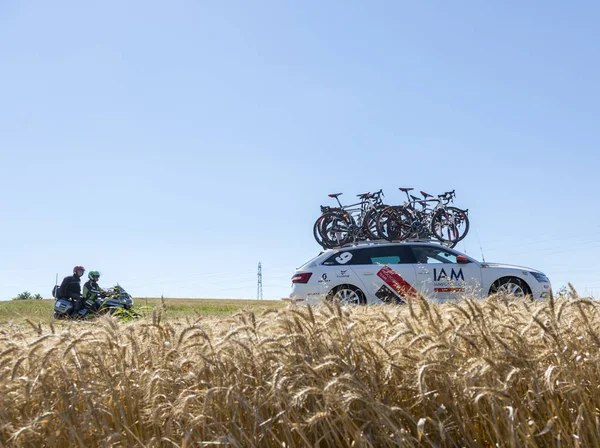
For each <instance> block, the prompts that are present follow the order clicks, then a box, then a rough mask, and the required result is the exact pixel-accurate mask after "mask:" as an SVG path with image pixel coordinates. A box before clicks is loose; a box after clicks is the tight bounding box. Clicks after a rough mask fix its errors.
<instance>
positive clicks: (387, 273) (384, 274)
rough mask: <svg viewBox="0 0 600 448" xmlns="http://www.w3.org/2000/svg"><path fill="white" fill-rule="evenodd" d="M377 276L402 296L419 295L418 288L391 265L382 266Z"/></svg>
mask: <svg viewBox="0 0 600 448" xmlns="http://www.w3.org/2000/svg"><path fill="white" fill-rule="evenodd" d="M377 276H378V277H379V278H380V279H382V280H383V281H384V282H385V283H386V284H387V285H388V286H389V287H390V288H392V290H394V291H395V292H396V293H398V295H399V296H401V297H405V298H406V297H411V296H412V297H414V296H416V295H417V290H416V289H415V288H413V287H412V285H411V284H410V283H408V282H407V281H406V280H404V279H403V278H402V276H401V275H400V274H398V273H397V272H396V271H394V270H393V269H392V268H390V267H389V266H384V267H382V268H381V269H380V270H379V272H377Z"/></svg>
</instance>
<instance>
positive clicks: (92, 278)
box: [88, 271, 100, 280]
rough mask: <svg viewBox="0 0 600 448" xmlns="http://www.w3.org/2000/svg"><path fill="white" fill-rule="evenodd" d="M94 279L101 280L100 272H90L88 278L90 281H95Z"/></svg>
mask: <svg viewBox="0 0 600 448" xmlns="http://www.w3.org/2000/svg"><path fill="white" fill-rule="evenodd" d="M94 277H98V278H100V272H98V271H90V272H89V273H88V278H89V279H90V280H94Z"/></svg>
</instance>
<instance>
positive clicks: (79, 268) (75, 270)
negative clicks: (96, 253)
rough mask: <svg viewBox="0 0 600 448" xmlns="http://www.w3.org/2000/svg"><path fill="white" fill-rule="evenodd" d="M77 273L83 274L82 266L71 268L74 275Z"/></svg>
mask: <svg viewBox="0 0 600 448" xmlns="http://www.w3.org/2000/svg"><path fill="white" fill-rule="evenodd" d="M77 271H83V272H85V268H84V267H83V266H75V267H74V268H73V274H75V273H76V272H77Z"/></svg>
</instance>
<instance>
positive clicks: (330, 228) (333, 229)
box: [319, 212, 356, 248]
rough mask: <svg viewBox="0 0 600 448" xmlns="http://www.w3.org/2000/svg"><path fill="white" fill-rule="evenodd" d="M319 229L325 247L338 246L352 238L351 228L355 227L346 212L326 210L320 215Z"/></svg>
mask: <svg viewBox="0 0 600 448" xmlns="http://www.w3.org/2000/svg"><path fill="white" fill-rule="evenodd" d="M322 218H323V220H322V221H321V223H320V226H319V231H320V233H321V237H322V238H323V243H324V244H326V245H327V247H329V248H332V247H339V246H343V245H345V244H348V243H349V242H350V240H351V239H352V228H353V227H356V226H355V224H354V221H353V219H352V218H351V217H350V216H349V215H348V214H347V213H339V212H328V213H325V214H324V215H323V216H322Z"/></svg>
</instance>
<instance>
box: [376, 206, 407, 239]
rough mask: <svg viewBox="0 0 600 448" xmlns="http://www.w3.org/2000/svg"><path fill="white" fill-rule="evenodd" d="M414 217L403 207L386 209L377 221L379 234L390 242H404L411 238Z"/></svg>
mask: <svg viewBox="0 0 600 448" xmlns="http://www.w3.org/2000/svg"><path fill="white" fill-rule="evenodd" d="M411 229H412V216H411V215H410V213H408V212H407V211H406V209H405V208H404V207H402V206H397V205H395V206H392V207H387V208H386V209H384V210H383V211H382V212H381V213H380V215H379V219H378V220H377V233H378V235H379V236H380V237H381V238H384V239H386V240H388V241H402V240H404V239H406V238H408V237H409V236H410V233H411Z"/></svg>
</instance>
